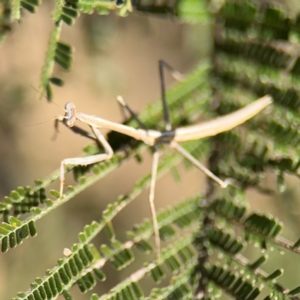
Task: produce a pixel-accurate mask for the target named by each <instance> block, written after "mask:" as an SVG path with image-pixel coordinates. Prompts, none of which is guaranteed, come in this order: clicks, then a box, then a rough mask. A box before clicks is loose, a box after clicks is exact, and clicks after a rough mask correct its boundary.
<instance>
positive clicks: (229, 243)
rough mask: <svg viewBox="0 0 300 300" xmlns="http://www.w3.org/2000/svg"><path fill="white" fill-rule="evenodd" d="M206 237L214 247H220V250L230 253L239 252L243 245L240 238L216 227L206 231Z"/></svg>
mask: <svg viewBox="0 0 300 300" xmlns="http://www.w3.org/2000/svg"><path fill="white" fill-rule="evenodd" d="M208 239H209V241H210V243H211V244H212V245H213V246H214V247H218V248H221V249H222V251H224V252H226V253H228V254H231V255H235V254H237V253H239V252H240V251H242V250H243V248H244V246H245V243H242V242H241V240H240V239H236V238H235V237H234V236H232V235H231V234H229V233H225V232H223V231H222V230H220V229H216V228H214V229H211V230H209V231H208Z"/></svg>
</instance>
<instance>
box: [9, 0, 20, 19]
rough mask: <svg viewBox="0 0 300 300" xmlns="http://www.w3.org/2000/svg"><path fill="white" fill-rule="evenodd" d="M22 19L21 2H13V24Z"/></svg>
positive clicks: (11, 17) (17, 0)
mask: <svg viewBox="0 0 300 300" xmlns="http://www.w3.org/2000/svg"><path fill="white" fill-rule="evenodd" d="M20 17H21V0H13V1H12V2H11V16H10V19H11V21H12V22H14V21H17V20H20Z"/></svg>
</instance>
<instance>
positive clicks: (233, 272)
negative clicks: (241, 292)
mask: <svg viewBox="0 0 300 300" xmlns="http://www.w3.org/2000/svg"><path fill="white" fill-rule="evenodd" d="M219 250H220V249H218V251H219ZM221 251H222V253H223V255H224V253H225V252H223V250H221ZM225 256H227V258H226V259H227V260H228V261H229V264H225V265H224V264H223V267H220V266H219V265H216V264H214V265H213V266H212V268H213V269H212V270H211V271H212V272H215V275H214V276H215V277H213V279H212V280H213V281H214V282H215V283H217V284H218V282H221V281H223V280H224V281H223V282H222V283H221V284H227V287H228V288H229V290H230V289H231V288H232V287H233V286H234V285H235V284H237V282H238V281H239V282H242V281H243V280H244V279H242V277H244V278H247V281H248V283H250V280H251V282H252V283H255V285H256V286H257V285H259V286H260V288H259V289H261V287H265V286H267V287H268V288H269V291H270V295H271V296H273V297H278V298H277V299H294V298H293V293H294V291H295V292H296V289H297V288H296V289H293V290H292V291H290V292H289V291H288V290H287V289H285V288H284V287H283V286H281V285H280V284H278V283H275V282H274V280H275V279H276V278H278V277H280V276H281V275H282V274H283V271H282V270H281V269H278V270H275V271H274V272H272V273H271V274H268V273H266V272H265V271H263V270H262V269H260V268H258V266H259V265H261V264H262V263H264V262H265V261H266V260H267V257H266V256H263V257H260V258H259V259H258V260H257V261H256V262H254V263H253V264H250V263H249V261H248V260H247V258H245V257H244V256H242V255H241V254H238V255H235V256H231V255H229V254H228V253H226V254H225ZM253 269H255V272H253ZM242 275H243V276H242ZM227 276H228V277H227ZM240 284H241V283H240ZM227 287H226V288H225V290H226V291H227ZM253 287H254V285H253V286H252V288H253ZM248 288H250V287H248ZM257 292H258V291H257ZM255 295H256V293H255ZM245 297H246V296H245ZM241 299H248V298H241ZM253 299H255V298H253Z"/></svg>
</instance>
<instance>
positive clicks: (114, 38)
mask: <svg viewBox="0 0 300 300" xmlns="http://www.w3.org/2000/svg"><path fill="white" fill-rule="evenodd" d="M52 9H53V7H52V6H51V5H50V4H49V2H45V3H43V4H42V5H41V6H40V8H39V11H38V13H37V14H34V15H30V14H29V13H27V12H25V14H24V18H23V21H22V23H21V24H20V25H15V26H14V28H13V32H12V33H10V34H9V36H8V38H7V39H6V41H5V42H4V45H3V46H2V47H1V48H0V154H1V156H0V196H1V197H3V196H5V195H7V194H9V192H10V190H12V189H15V188H16V187H17V186H19V185H22V186H24V185H32V184H33V181H34V179H36V178H41V179H43V178H45V177H46V176H47V175H49V174H50V173H51V172H52V171H54V170H56V169H57V168H58V167H59V164H60V161H61V160H62V159H63V158H67V157H76V156H78V155H79V154H80V153H81V150H82V148H83V147H84V146H85V145H87V144H88V143H89V142H88V141H87V140H85V139H83V138H81V137H79V136H77V135H74V134H73V133H72V132H70V131H68V130H67V129H66V128H61V129H60V132H61V133H60V134H59V136H58V138H57V139H56V141H52V140H51V137H52V135H53V133H54V128H53V118H54V117H55V116H56V115H59V114H63V107H64V104H65V103H66V102H69V101H72V102H74V103H75V104H76V106H77V108H78V110H80V111H82V112H86V113H90V114H96V115H99V116H101V117H103V118H106V119H109V120H113V121H118V122H120V121H122V117H121V115H120V110H119V108H118V107H117V105H116V101H115V98H116V96H117V95H122V96H123V97H124V98H125V100H127V101H128V102H129V103H130V105H131V106H132V107H133V108H134V110H135V111H137V112H139V111H142V110H143V107H144V106H145V104H146V103H150V102H153V101H156V100H158V99H159V96H160V95H159V78H158V68H157V62H158V60H159V59H164V60H166V61H167V62H169V63H170V64H171V65H172V66H174V67H175V68H177V69H178V70H179V71H182V72H186V71H188V70H190V69H191V68H193V66H195V65H196V64H197V62H198V61H199V60H200V59H201V58H204V57H207V56H208V55H209V52H210V49H211V47H212V40H211V28H210V26H209V25H193V26H191V25H187V24H179V23H175V22H173V21H172V20H168V19H160V18H155V17H151V16H145V15H139V14H137V13H135V14H133V15H130V16H129V17H127V18H124V19H122V18H119V17H116V16H114V15H113V14H111V15H110V16H106V17H100V16H96V15H92V16H81V17H80V18H79V19H78V20H77V21H76V24H75V25H74V26H72V27H68V26H66V25H64V27H63V31H62V32H63V33H62V40H63V41H65V42H67V43H69V44H71V45H73V46H75V48H76V52H75V54H74V57H75V60H74V63H73V69H72V71H71V72H70V73H64V72H62V71H60V70H58V69H57V70H56V71H57V72H58V73H59V75H60V76H62V77H63V78H64V79H65V81H66V84H65V86H64V87H63V88H55V90H54V102H55V103H56V105H54V104H49V103H47V101H46V100H45V99H42V100H39V97H40V95H39V93H38V92H37V90H36V89H38V82H39V76H40V71H41V67H42V65H43V60H44V54H45V50H46V47H47V42H48V37H49V33H50V31H51V30H52V28H53V24H52V21H51V19H50V12H51V11H52ZM168 83H169V84H172V80H170V78H169V80H168ZM45 121H48V122H46V123H43V124H39V125H34V126H27V125H33V124H37V123H41V122H45ZM150 164H151V157H150V155H149V154H148V155H146V157H145V161H144V162H143V163H142V164H137V163H136V162H135V161H132V162H130V163H128V164H126V165H124V166H122V167H121V168H120V169H119V170H117V171H115V172H113V174H110V175H109V176H108V177H106V178H105V179H104V180H101V182H98V183H97V184H95V185H94V186H93V187H92V188H90V189H88V190H87V191H85V192H84V193H83V194H82V195H80V196H78V197H76V199H73V201H71V202H70V203H67V204H65V205H64V206H62V207H61V208H59V209H57V210H56V211H54V212H52V213H51V214H49V215H48V216H47V217H46V218H43V219H42V220H41V221H39V222H38V223H37V229H38V233H39V235H38V236H37V237H36V238H34V239H30V240H26V241H25V242H24V243H23V245H22V246H20V247H17V248H16V249H14V250H10V251H9V252H8V253H7V254H2V255H0V299H10V298H11V297H12V296H15V295H16V293H17V292H18V291H25V290H26V289H27V288H28V286H29V284H30V283H31V282H33V280H34V278H35V277H37V276H43V275H44V272H45V270H46V269H47V268H51V267H53V266H54V265H55V263H56V261H57V259H58V258H60V257H62V256H63V255H62V252H63V248H64V247H71V246H72V244H73V243H75V242H76V241H77V233H78V232H79V231H80V230H82V228H83V226H84V225H85V224H88V223H90V222H91V221H92V220H98V219H99V218H100V216H101V211H102V210H103V209H104V207H106V205H107V204H108V203H110V202H113V201H115V200H116V199H117V196H118V195H120V194H124V193H127V192H129V191H130V190H131V187H132V186H133V183H134V181H135V179H137V178H139V177H140V176H142V175H143V174H146V172H149V171H150ZM180 170H182V171H183V172H184V167H181V169H180ZM71 180H72V179H71V178H70V177H68V178H67V184H68V183H71ZM203 180H204V179H203V176H202V174H201V173H200V172H198V171H195V170H192V171H189V172H184V173H183V175H182V183H180V184H175V183H174V180H173V179H172V177H171V175H168V176H166V177H164V179H163V180H161V181H160V182H159V183H158V185H157V193H156V205H157V207H158V208H159V207H165V206H166V205H168V204H170V203H174V201H179V200H180V199H183V198H184V197H187V196H188V195H194V194H195V193H197V192H199V193H200V192H202V191H204V185H203ZM68 181H69V182H68ZM268 181H269V182H268V184H274V179H273V178H268ZM291 186H294V187H296V188H297V189H290V188H289V189H288V192H287V193H289V194H288V195H289V197H290V201H291V202H290V203H289V204H287V203H283V202H282V201H281V199H282V198H281V196H278V197H276V198H266V197H265V198H258V197H257V196H256V197H255V198H256V202H253V203H251V206H252V207H254V208H259V209H260V210H262V211H268V212H270V213H272V214H274V215H276V216H279V217H280V218H281V219H282V220H283V221H286V222H287V223H286V226H290V227H291V230H289V231H288V232H287V233H286V234H287V237H289V238H291V239H293V240H295V239H296V238H297V237H298V236H297V234H298V235H299V233H297V234H296V233H295V232H296V229H297V227H298V220H299V215H298V211H297V210H296V211H295V209H294V207H295V206H293V210H294V211H293V213H291V211H292V209H291V207H292V204H291V203H293V204H294V205H296V204H297V205H298V203H299V202H298V199H297V198H298V197H297V195H299V187H298V186H299V182H298V181H293V180H292V181H291ZM147 194H148V191H146V192H144V193H143V194H142V195H141V197H139V198H138V199H136V200H135V202H134V203H133V204H131V205H129V206H128V207H127V208H126V209H125V210H124V212H122V213H121V214H120V216H119V217H118V218H117V219H116V221H114V225H115V228H116V229H118V228H119V229H120V231H121V232H123V233H124V232H125V231H126V230H129V229H130V228H131V226H132V224H133V223H136V222H141V221H142V219H143V218H144V217H149V209H148V202H147V197H148V195H147ZM251 195H252V194H251ZM250 198H254V197H250ZM279 212H280V213H279ZM123 237H124V236H123ZM100 242H101V240H99V243H100ZM99 243H96V245H99ZM281 259H282V258H281ZM297 260H299V257H298V258H297ZM276 261H278V258H276ZM37 262H38V263H37ZM32 264H33V267H32ZM289 264H292V265H293V267H295V261H291V260H290V259H289V260H288V261H287V262H285V266H287V267H288V265H289ZM299 267H300V264H299ZM270 270H272V268H271V269H270ZM109 272H112V269H108V273H109ZM116 276H122V273H121V275H119V274H117V275H116ZM296 276H299V275H296V274H294V278H293V280H294V282H291V286H290V287H292V286H293V284H294V285H295V284H296V282H297V281H299V279H300V278H295V277H296ZM116 280H118V278H116ZM285 280H286V281H288V282H290V279H285ZM286 281H285V282H286ZM292 283H293V284H292ZM113 284H114V282H112V281H110V280H108V281H107V282H106V283H104V284H101V286H102V288H103V289H104V290H107V289H108V288H109V287H112V286H113ZM76 299H88V296H86V295H78V297H77V298H76Z"/></svg>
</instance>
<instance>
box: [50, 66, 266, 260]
mask: <svg viewBox="0 0 300 300" xmlns="http://www.w3.org/2000/svg"><path fill="white" fill-rule="evenodd" d="M164 67H165V68H167V69H168V70H169V71H171V74H172V75H173V77H174V78H176V79H182V78H183V76H182V75H181V73H179V72H178V71H176V70H175V69H173V68H172V67H171V66H169V65H168V64H167V63H165V62H164V61H162V60H161V61H159V73H160V78H161V93H162V104H163V110H164V119H165V128H166V130H165V131H157V130H151V129H148V128H147V127H146V126H145V125H144V124H143V123H142V122H141V121H140V120H139V118H138V117H137V115H136V114H135V113H134V112H133V111H132V109H131V108H130V107H129V105H128V104H127V103H126V102H125V101H124V99H123V98H122V97H121V96H118V97H117V100H118V102H119V104H120V105H121V106H122V107H123V108H124V110H126V111H128V112H129V114H130V115H131V117H132V118H133V119H135V120H136V121H137V123H138V124H139V126H140V128H139V129H135V128H133V127H130V126H127V125H123V124H119V123H115V122H111V121H108V120H106V119H102V118H100V117H97V116H93V115H88V114H85V113H81V112H77V111H76V107H75V105H74V104H73V103H70V102H69V103H67V104H66V105H65V115H64V116H58V117H57V118H56V123H55V124H56V125H55V126H56V128H57V125H58V122H62V123H64V124H65V125H66V126H67V127H69V128H70V129H71V130H72V131H74V132H75V133H77V134H80V135H83V136H86V137H88V138H91V139H93V140H96V142H97V143H99V144H101V145H102V146H103V148H104V150H105V153H101V154H97V155H93V156H88V157H77V158H66V159H64V160H62V162H61V164H60V197H63V186H64V180H65V166H68V165H83V166H85V165H89V164H93V163H97V162H101V161H105V160H108V159H110V158H111V157H112V156H113V153H114V152H113V149H112V147H111V146H110V144H109V143H108V141H107V140H106V139H105V137H104V136H103V134H102V133H101V131H100V129H101V128H106V129H109V130H112V131H117V132H119V133H122V134H125V135H128V136H130V137H132V138H134V139H136V140H141V141H142V142H144V143H145V144H147V145H149V146H151V147H152V148H153V150H154V154H153V162H152V175H151V183H150V192H149V204H150V210H151V215H152V222H153V230H154V238H155V251H156V257H159V255H160V238H159V226H158V222H157V218H156V210H155V205H154V195H155V183H156V174H157V168H158V162H159V156H160V153H159V151H158V147H157V145H158V144H167V145H169V146H170V147H171V148H172V149H174V150H176V151H177V152H179V153H180V154H181V155H183V157H184V158H186V159H187V160H189V161H190V162H191V163H192V164H193V165H195V166H196V168H198V169H200V170H201V171H202V172H204V173H205V174H206V175H207V176H208V177H210V178H211V179H213V180H214V181H215V182H216V183H218V184H219V185H220V186H221V187H222V188H226V187H227V186H228V184H229V181H228V180H225V181H223V180H221V179H220V178H219V177H217V176H216V175H215V174H213V173H212V172H211V171H210V170H209V169H207V168H206V167H205V166H204V165H202V164H201V163H200V162H199V161H198V160H197V159H196V158H195V157H194V156H192V155H191V154H190V153H189V152H187V151H186V150H185V149H184V148H183V147H182V146H180V144H179V143H181V142H184V141H189V140H196V139H202V138H205V137H209V136H214V135H217V134H219V133H222V132H225V131H228V130H231V129H233V128H235V127H237V126H239V125H241V124H243V123H244V122H246V121H247V120H249V119H251V118H252V117H254V116H255V115H257V114H258V113H259V112H260V111H262V110H263V109H264V108H265V107H267V106H268V105H269V104H271V103H272V98H271V97H270V96H268V95H266V96H264V97H262V98H260V99H258V100H256V101H254V102H253V103H251V104H249V105H247V106H245V107H244V108H241V109H239V110H237V111H235V112H233V113H230V114H228V115H225V116H221V117H218V118H215V119H213V120H210V121H206V122H202V123H199V124H196V125H192V126H186V127H180V128H176V129H174V130H173V129H172V127H171V121H170V114H169V110H168V106H167V102H166V95H165V81H164V76H163V68H164ZM76 121H81V122H83V123H86V124H88V125H89V126H90V127H91V130H92V133H89V132H87V131H85V130H83V129H80V128H79V127H77V126H76V125H75V123H76Z"/></svg>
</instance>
